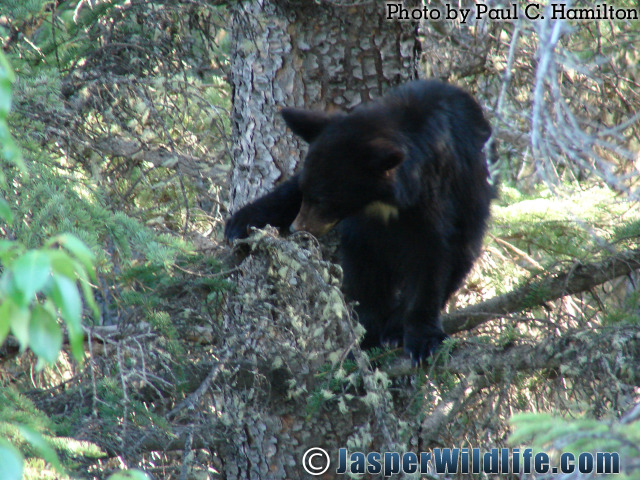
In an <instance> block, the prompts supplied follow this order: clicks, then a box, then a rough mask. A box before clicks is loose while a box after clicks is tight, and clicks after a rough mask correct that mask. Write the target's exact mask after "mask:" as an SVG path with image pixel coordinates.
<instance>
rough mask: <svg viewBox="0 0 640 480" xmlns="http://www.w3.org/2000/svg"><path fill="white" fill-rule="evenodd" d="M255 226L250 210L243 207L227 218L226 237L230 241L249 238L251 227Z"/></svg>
mask: <svg viewBox="0 0 640 480" xmlns="http://www.w3.org/2000/svg"><path fill="white" fill-rule="evenodd" d="M253 226H255V225H254V223H252V222H251V214H250V212H249V211H248V210H247V209H244V208H243V209H241V210H239V211H238V212H236V213H235V214H234V215H233V216H232V217H231V218H230V219H229V220H227V224H226V225H225V227H224V238H225V240H226V241H227V242H229V243H231V242H233V241H234V240H238V239H240V238H247V237H248V236H249V227H253Z"/></svg>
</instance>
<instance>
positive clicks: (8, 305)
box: [0, 299, 13, 345]
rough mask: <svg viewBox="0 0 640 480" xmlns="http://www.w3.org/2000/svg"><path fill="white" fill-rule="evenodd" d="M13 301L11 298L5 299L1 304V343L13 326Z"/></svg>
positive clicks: (0, 343)
mask: <svg viewBox="0 0 640 480" xmlns="http://www.w3.org/2000/svg"><path fill="white" fill-rule="evenodd" d="M12 304H13V302H12V301H11V300H10V299H7V300H5V301H4V302H3V303H2V305H0V345H2V342H4V339H5V338H7V335H8V334H9V329H10V328H11V311H12V309H13V305H12Z"/></svg>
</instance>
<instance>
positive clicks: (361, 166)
mask: <svg viewBox="0 0 640 480" xmlns="http://www.w3.org/2000/svg"><path fill="white" fill-rule="evenodd" d="M372 113H374V112H371V111H363V110H360V109H356V110H355V111H354V112H353V113H351V114H348V115H347V114H333V115H331V114H327V113H324V112H315V111H308V110H299V109H293V108H286V109H283V110H282V116H283V118H284V120H285V122H286V123H287V125H288V126H289V128H291V130H292V131H293V132H294V133H295V134H296V135H298V136H300V137H301V138H302V139H303V140H305V141H306V142H308V143H309V151H308V153H307V156H306V158H305V161H304V165H303V167H302V171H301V174H300V190H301V191H302V206H301V208H300V212H299V213H298V216H297V217H296V219H295V220H294V222H293V224H292V230H294V231H298V230H304V231H307V232H309V233H312V234H313V235H316V236H320V235H323V234H325V233H327V232H328V231H329V230H331V228H333V226H335V225H336V224H337V223H338V222H340V221H341V220H343V219H345V218H347V217H349V216H351V215H355V214H357V213H359V212H366V211H369V210H370V209H380V210H381V211H384V210H385V209H386V210H387V211H393V209H394V208H395V207H394V206H393V202H394V190H393V183H394V171H395V169H396V168H397V167H398V166H399V165H400V164H401V163H402V162H403V161H404V159H405V157H406V155H407V152H406V151H405V147H404V144H403V143H402V142H401V141H399V139H398V138H394V132H396V131H397V130H396V129H394V128H393V126H391V125H389V124H388V123H387V122H382V121H381V118H380V117H378V116H376V115H372ZM396 137H397V134H396Z"/></svg>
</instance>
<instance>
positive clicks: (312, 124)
mask: <svg viewBox="0 0 640 480" xmlns="http://www.w3.org/2000/svg"><path fill="white" fill-rule="evenodd" d="M280 113H281V114H282V118H284V121H285V122H286V123H287V125H288V126H289V128H290V129H291V131H292V132H293V133H295V134H296V135H298V136H299V137H302V139H303V140H305V141H306V142H307V143H311V142H312V141H313V140H315V138H316V137H317V136H318V135H320V133H321V132H322V130H324V129H325V127H326V126H327V125H329V123H330V122H331V116H330V115H329V114H327V113H324V112H315V111H311V110H301V109H299V108H283V109H282V111H281V112H280Z"/></svg>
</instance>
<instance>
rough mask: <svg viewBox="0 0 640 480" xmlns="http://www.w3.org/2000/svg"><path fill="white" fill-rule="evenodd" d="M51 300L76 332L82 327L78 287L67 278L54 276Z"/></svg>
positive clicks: (80, 300)
mask: <svg viewBox="0 0 640 480" xmlns="http://www.w3.org/2000/svg"><path fill="white" fill-rule="evenodd" d="M50 293H51V298H52V299H53V301H54V302H55V304H56V306H57V307H58V308H59V309H60V312H61V313H62V318H64V319H65V320H66V322H67V324H68V325H69V328H73V329H75V330H76V331H78V330H80V329H81V328H82V327H81V325H80V317H81V315H82V299H81V298H80V294H79V293H78V287H77V285H76V283H75V282H72V281H71V280H69V279H68V278H67V277H63V276H62V275H55V276H54V277H53V287H52V288H51V292H50Z"/></svg>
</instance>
